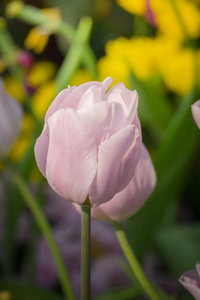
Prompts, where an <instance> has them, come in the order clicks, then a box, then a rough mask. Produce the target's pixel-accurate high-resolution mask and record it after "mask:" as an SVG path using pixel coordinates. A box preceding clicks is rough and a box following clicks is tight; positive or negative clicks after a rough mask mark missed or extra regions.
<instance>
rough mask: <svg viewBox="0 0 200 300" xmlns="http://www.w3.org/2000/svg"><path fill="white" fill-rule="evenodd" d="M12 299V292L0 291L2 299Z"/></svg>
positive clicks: (0, 299)
mask: <svg viewBox="0 0 200 300" xmlns="http://www.w3.org/2000/svg"><path fill="white" fill-rule="evenodd" d="M11 299H12V295H11V293H10V292H8V291H2V292H0V300H11Z"/></svg>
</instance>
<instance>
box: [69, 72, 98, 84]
mask: <svg viewBox="0 0 200 300" xmlns="http://www.w3.org/2000/svg"><path fill="white" fill-rule="evenodd" d="M92 80H94V78H93V77H92V75H91V73H90V72H89V71H88V70H85V69H82V70H78V71H77V72H76V73H75V74H74V75H73V77H72V78H71V80H70V82H69V85H70V86H74V85H76V86H78V85H81V84H83V83H85V82H88V81H92Z"/></svg>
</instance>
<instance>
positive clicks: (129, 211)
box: [91, 145, 156, 222]
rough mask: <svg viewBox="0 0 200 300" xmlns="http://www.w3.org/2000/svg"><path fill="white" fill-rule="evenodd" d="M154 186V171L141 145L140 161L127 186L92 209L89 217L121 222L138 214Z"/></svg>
mask: <svg viewBox="0 0 200 300" xmlns="http://www.w3.org/2000/svg"><path fill="white" fill-rule="evenodd" d="M155 185H156V173H155V169H154V166H153V163H152V161H151V157H150V155H149V153H148V151H147V149H146V148H145V146H144V145H143V146H142V152H141V156H140V160H139V162H138V164H137V166H136V169H135V172H134V175H133V178H132V179H131V181H130V182H129V184H128V185H127V186H126V187H125V188H124V189H123V190H122V191H121V192H119V193H117V194H116V195H115V196H114V197H113V198H112V199H111V200H110V201H108V202H107V203H104V204H102V205H100V206H98V207H95V208H93V209H92V210H91V216H92V217H93V218H95V219H99V220H102V221H108V222H121V221H123V220H125V219H127V218H128V217H130V216H132V215H134V214H135V213H137V212H138V210H139V209H140V208H141V207H142V206H143V204H144V203H145V201H146V200H147V199H148V198H149V196H150V195H151V194H152V192H153V190H154V188H155Z"/></svg>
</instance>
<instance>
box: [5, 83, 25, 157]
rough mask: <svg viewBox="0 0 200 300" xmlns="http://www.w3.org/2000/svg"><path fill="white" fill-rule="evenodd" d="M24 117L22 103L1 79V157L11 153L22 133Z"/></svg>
mask: <svg viewBox="0 0 200 300" xmlns="http://www.w3.org/2000/svg"><path fill="white" fill-rule="evenodd" d="M22 119H23V110H22V107H21V105H20V104H19V103H18V102H17V101H15V99H13V98H12V97H11V96H10V95H9V94H8V93H7V92H6V90H5V88H4V86H3V81H2V80H1V79H0V158H2V157H5V156H6V155H7V154H8V153H9V151H10V148H11V147H12V145H13V143H14V142H15V140H16V138H17V137H18V135H19V133H20V130H21V124H22Z"/></svg>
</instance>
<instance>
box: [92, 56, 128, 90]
mask: <svg viewBox="0 0 200 300" xmlns="http://www.w3.org/2000/svg"><path fill="white" fill-rule="evenodd" d="M97 67H98V71H99V78H100V81H103V80H104V79H105V78H106V77H108V76H111V77H112V78H113V82H112V85H114V84H116V83H118V82H123V83H124V84H125V86H129V74H130V72H129V68H127V64H126V62H124V61H123V60H122V59H117V58H114V57H113V58H112V57H109V56H104V57H102V58H100V60H99V61H98V64H97ZM112 85H111V86H112Z"/></svg>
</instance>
